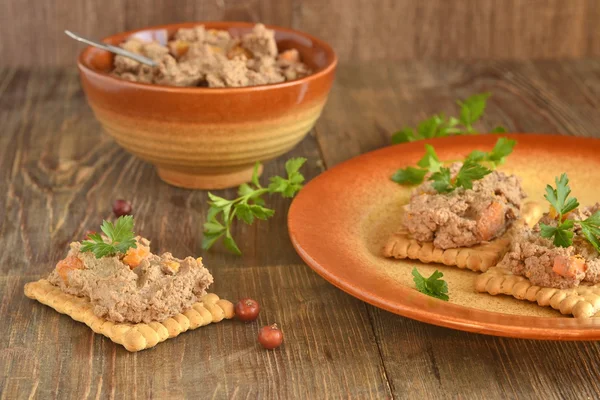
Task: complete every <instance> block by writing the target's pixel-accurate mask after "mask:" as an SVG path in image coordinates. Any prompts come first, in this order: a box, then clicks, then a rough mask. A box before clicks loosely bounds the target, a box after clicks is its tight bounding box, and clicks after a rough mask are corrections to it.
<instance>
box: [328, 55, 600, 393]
mask: <svg viewBox="0 0 600 400" xmlns="http://www.w3.org/2000/svg"><path fill="white" fill-rule="evenodd" d="M598 76H600V62H598V61H596V60H588V61H562V62H551V61H539V62H535V63H532V62H521V63H516V62H479V63H475V64H459V63H443V64H442V63H424V62H423V63H412V62H411V63H393V62H387V63H383V64H381V65H377V66H374V65H373V64H372V63H363V64H360V65H351V66H347V67H346V66H342V67H341V68H340V71H339V74H338V79H337V82H336V86H335V89H334V91H333V92H332V94H331V96H330V100H329V102H328V104H327V106H326V108H325V112H324V114H323V116H322V117H321V119H320V120H319V122H318V124H317V133H318V135H317V139H318V141H319V144H320V148H321V152H322V154H323V158H324V160H325V162H326V164H327V165H328V166H333V165H335V164H337V163H339V162H342V161H344V160H347V159H349V158H351V157H354V156H356V155H358V154H361V153H363V152H366V151H369V150H373V149H376V148H380V147H383V146H386V145H389V137H390V135H391V133H392V132H393V131H394V130H396V129H399V128H401V127H402V126H406V125H410V126H413V125H415V124H416V123H417V122H418V121H419V120H422V119H424V118H425V117H427V116H429V115H432V114H434V113H438V112H440V111H444V112H446V113H448V114H454V115H456V114H457V111H456V106H455V105H454V102H455V100H456V99H457V98H464V97H467V96H469V95H471V94H474V93H480V92H484V91H489V92H491V93H493V96H492V97H491V98H490V100H489V105H488V109H487V111H486V113H485V117H484V119H483V121H482V123H481V124H480V128H482V129H486V128H487V129H489V128H491V127H493V126H495V125H496V124H498V123H501V124H503V125H504V126H505V127H507V129H508V130H509V131H518V132H547V133H564V134H571V135H584V136H593V137H600V132H599V131H598V129H597V127H598V124H600V113H598V109H599V107H598V106H599V104H600V80H599V79H598ZM369 311H370V313H371V317H372V319H373V323H374V327H375V335H376V338H377V343H378V345H379V347H380V351H381V354H382V357H383V359H384V364H385V370H386V373H387V376H388V377H389V380H390V385H391V388H392V392H393V394H394V396H395V397H398V398H422V397H427V398H457V397H466V398H529V397H532V396H533V397H536V398H544V399H546V398H547V399H561V398H596V397H598V396H600V385H598V384H596V383H595V382H596V381H597V379H596V376H597V374H598V371H599V370H600V362H599V361H598V359H597V357H596V354H597V353H598V351H599V347H598V344H597V343H593V342H571V343H563V342H551V341H548V342H541V341H531V340H519V339H503V338H496V337H489V336H483V335H476V334H471V333H465V332H458V331H452V330H449V329H444V328H438V327H434V326H430V325H426V324H423V323H419V322H416V321H411V320H408V319H406V318H402V317H399V316H395V315H393V314H390V313H388V312H385V311H382V310H379V309H376V308H374V307H370V306H369ZM564 376H569V384H568V385H566V384H564V382H565V381H564V380H563V379H562V377H564Z"/></svg>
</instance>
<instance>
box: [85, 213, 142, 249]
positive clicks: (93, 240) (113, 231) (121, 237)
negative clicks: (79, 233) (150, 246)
mask: <svg viewBox="0 0 600 400" xmlns="http://www.w3.org/2000/svg"><path fill="white" fill-rule="evenodd" d="M133 225H134V221H133V217H132V216H131V215H125V216H122V217H119V218H118V219H117V222H115V224H113V223H112V222H110V221H106V220H105V221H103V222H102V226H101V227H100V229H102V232H104V235H106V237H107V238H108V242H105V241H104V239H103V238H102V236H101V235H100V234H99V233H93V234H91V235H89V236H88V238H89V239H90V240H84V241H83V242H82V243H81V251H82V252H88V251H91V252H92V253H94V256H96V258H102V257H109V256H114V255H116V254H117V253H121V254H123V253H126V252H127V250H129V249H131V248H134V249H135V248H136V247H137V244H136V242H135V233H134V232H133Z"/></svg>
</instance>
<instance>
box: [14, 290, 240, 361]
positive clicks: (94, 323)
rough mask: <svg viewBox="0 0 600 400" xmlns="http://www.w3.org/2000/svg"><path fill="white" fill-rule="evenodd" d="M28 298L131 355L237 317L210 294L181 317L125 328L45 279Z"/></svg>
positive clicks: (85, 300)
mask: <svg viewBox="0 0 600 400" xmlns="http://www.w3.org/2000/svg"><path fill="white" fill-rule="evenodd" d="M25 295H26V296H27V297H29V298H31V299H34V300H37V301H39V302H40V303H42V304H45V305H47V306H50V307H52V308H53V309H55V310H56V311H58V312H59V313H61V314H66V315H68V316H69V317H71V318H73V319H74V320H75V321H79V322H83V323H84V324H86V325H87V326H89V327H90V328H91V329H92V330H93V331H94V332H96V333H99V334H102V335H104V336H106V337H107V338H109V339H110V340H112V341H113V342H115V343H117V344H120V345H122V346H123V347H125V349H127V350H128V351H131V352H135V351H140V350H144V349H149V348H150V347H154V346H156V345H157V344H158V343H160V342H164V341H165V340H167V339H170V338H174V337H176V336H178V335H179V334H180V333H183V332H185V331H187V330H191V329H196V328H199V327H201V326H205V325H208V324H210V323H211V322H220V321H222V320H223V319H231V318H233V316H234V311H233V304H232V303H231V302H230V301H227V300H224V299H220V298H219V296H217V295H216V294H214V293H208V294H206V295H205V296H204V297H202V299H201V301H199V302H196V303H194V305H192V307H191V308H190V309H188V310H187V311H185V312H183V313H181V314H177V315H175V316H174V317H171V318H167V319H166V320H164V321H162V322H150V323H148V324H145V323H139V324H121V323H115V322H112V321H108V320H107V319H104V318H100V317H98V316H96V315H95V314H94V313H93V311H92V304H91V303H90V302H89V300H87V299H85V298H83V297H77V296H73V295H70V294H67V293H64V292H63V291H61V290H60V289H59V288H58V287H56V286H54V285H52V284H51V283H50V282H48V281H47V280H45V279H40V280H39V281H37V282H30V283H27V284H26V285H25Z"/></svg>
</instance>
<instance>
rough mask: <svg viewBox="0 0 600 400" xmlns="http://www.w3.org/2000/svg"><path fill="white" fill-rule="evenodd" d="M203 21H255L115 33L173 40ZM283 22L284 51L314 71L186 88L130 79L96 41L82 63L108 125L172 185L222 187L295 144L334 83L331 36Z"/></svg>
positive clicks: (278, 34) (242, 26)
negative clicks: (256, 82) (273, 80)
mask: <svg viewBox="0 0 600 400" xmlns="http://www.w3.org/2000/svg"><path fill="white" fill-rule="evenodd" d="M198 24H203V25H204V26H205V27H206V28H207V29H218V30H227V31H229V32H230V33H231V34H232V35H234V36H239V35H242V34H244V33H247V32H249V31H251V29H252V27H253V26H254V24H253V23H246V22H192V23H181V24H171V25H163V26H158V27H153V28H147V29H142V30H137V31H130V32H125V33H120V34H117V35H113V36H110V37H108V38H106V39H104V42H107V43H111V44H118V43H121V42H123V41H124V40H126V39H127V38H128V37H131V36H136V37H139V38H141V39H143V40H157V41H159V42H162V43H165V42H166V41H167V39H168V38H169V37H170V36H171V35H173V34H174V32H175V31H176V30H177V29H179V28H190V27H192V26H195V25H198ZM268 28H270V29H273V30H275V38H276V41H277V45H278V47H279V50H280V51H283V50H286V49H290V48H295V49H297V50H298V51H299V52H300V55H301V57H302V60H303V61H304V62H305V63H306V64H308V66H309V67H310V68H311V69H312V70H313V71H314V73H313V74H312V75H309V76H307V77H304V78H302V79H298V80H295V81H289V82H283V83H278V84H271V85H261V86H251V87H243V88H201V87H192V88H181V87H172V86H163V85H155V84H144V83H137V82H129V81H126V80H122V79H119V78H116V77H113V76H110V75H109V71H110V70H111V69H112V63H113V55H112V54H110V53H108V52H106V51H103V50H99V49H96V48H92V47H88V48H86V49H85V50H84V51H83V52H82V53H81V54H80V56H79V59H78V67H79V72H80V76H81V82H82V85H83V89H84V91H85V94H86V96H87V100H88V103H89V104H90V106H91V108H92V110H93V111H94V114H95V116H96V118H97V119H98V121H100V123H101V124H102V126H103V127H104V129H105V130H106V132H108V134H109V135H111V136H112V137H113V138H114V139H115V140H116V141H117V143H119V144H120V145H121V146H122V147H124V148H125V149H126V150H127V151H129V152H131V153H132V154H134V155H136V156H138V157H139V158H141V159H143V160H146V161H148V162H150V163H152V164H154V165H155V166H156V168H157V171H158V175H159V176H160V178H161V179H162V180H163V181H165V182H167V183H170V184H172V185H175V186H180V187H186V188H194V189H218V188H226V187H232V186H236V185H239V184H241V183H243V182H246V181H249V180H250V177H251V174H252V169H253V166H254V164H255V162H256V161H261V162H262V161H266V160H269V159H273V158H275V157H277V156H279V155H281V154H284V153H286V152H287V151H289V150H290V149H292V148H293V147H294V146H295V145H296V144H297V143H298V142H300V141H301V140H302V139H303V138H304V137H305V136H306V134H307V133H308V132H309V131H310V130H311V129H312V127H313V126H314V125H315V122H316V121H317V119H318V118H319V115H320V114H321V110H322V109H323V106H324V105H325V102H326V101H327V95H328V93H329V90H330V89H331V86H332V84H333V80H334V75H335V68H336V64H337V58H336V55H335V53H334V51H333V50H332V48H331V47H330V46H329V45H327V44H326V43H325V42H323V41H321V40H319V39H317V38H315V37H313V36H311V35H308V34H306V33H302V32H298V31H295V30H291V29H285V28H280V27H275V26H268Z"/></svg>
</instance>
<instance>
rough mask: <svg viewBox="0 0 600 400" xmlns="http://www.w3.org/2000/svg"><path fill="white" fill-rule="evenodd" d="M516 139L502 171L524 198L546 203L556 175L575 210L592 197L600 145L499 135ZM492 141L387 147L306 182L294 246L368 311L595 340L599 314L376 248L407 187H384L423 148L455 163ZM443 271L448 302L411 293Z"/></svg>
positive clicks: (294, 214)
mask: <svg viewBox="0 0 600 400" xmlns="http://www.w3.org/2000/svg"><path fill="white" fill-rule="evenodd" d="M507 136H510V137H513V138H516V139H517V140H518V143H517V146H516V148H515V151H514V152H513V154H512V155H511V156H510V157H509V159H508V162H507V163H506V165H504V166H502V167H501V170H502V171H505V172H507V173H515V174H518V175H519V176H521V178H522V180H523V186H524V188H525V190H526V192H527V193H528V194H529V196H530V199H532V200H535V201H540V202H545V200H544V199H543V190H544V187H545V185H546V183H548V182H552V181H553V179H554V177H555V176H557V175H559V174H560V173H562V172H567V173H568V174H569V177H570V178H571V187H572V189H573V194H574V195H575V196H576V197H577V198H578V199H579V202H580V203H581V204H584V205H585V204H591V203H594V202H596V201H597V200H600V190H599V189H598V188H600V140H595V139H587V138H573V137H566V136H554V135H534V134H519V135H507ZM497 138H498V136H497V135H479V136H461V137H454V138H443V139H434V140H430V141H422V142H414V143H410V144H403V145H397V146H390V147H387V148H384V149H381V150H377V151H373V152H371V153H367V154H364V155H361V156H359V157H356V158H353V159H351V160H349V161H346V162H344V163H342V164H340V165H337V166H336V167H334V168H332V169H330V170H329V171H327V172H325V173H323V174H322V175H320V176H319V177H317V178H316V179H314V180H312V181H311V182H310V183H309V184H307V185H306V187H305V188H304V189H302V191H301V192H300V193H299V194H298V196H297V197H296V199H295V200H294V202H293V204H292V206H291V209H290V212H289V217H288V218H289V231H290V236H291V239H292V243H293V244H294V247H295V248H296V250H297V252H298V253H299V254H300V256H301V257H302V258H303V259H304V261H306V263H307V264H308V265H309V266H310V267H311V268H313V269H314V270H315V271H316V272H317V273H319V274H320V275H321V276H322V277H324V278H325V279H327V280H328V281H329V282H331V283H332V284H334V285H335V286H337V287H339V288H340V289H342V290H344V291H346V292H348V293H350V294H351V295H353V296H356V297H358V298H359V299H361V300H364V301H366V302H368V303H370V304H373V305H374V306H377V307H380V308H383V309H385V310H388V311H391V312H393V313H396V314H400V315H404V316H406V317H409V318H413V319H416V320H419V321H423V322H427V323H431V324H435V325H440V326H446V327H450V328H455V329H461V330H466V331H471V332H478V333H486V334H492V335H499V336H510V337H521V338H536V339H554V340H590V339H600V318H596V319H588V320H576V319H574V318H571V317H565V316H562V315H561V314H560V313H559V312H558V311H554V310H552V309H551V308H542V307H539V306H537V305H536V304H534V303H529V302H527V301H519V300H516V299H514V298H512V297H508V296H490V295H488V294H481V293H476V292H475V291H474V289H473V280H474V278H475V277H476V276H477V275H476V273H475V272H471V271H468V270H460V269H458V268H456V267H448V266H444V265H439V264H420V263H418V262H415V261H404V260H402V261H400V260H389V259H386V258H383V257H382V256H381V248H382V246H383V244H384V243H385V241H386V239H387V238H388V236H389V235H390V234H391V233H392V232H394V231H395V230H397V228H398V226H399V223H400V212H399V211H400V208H401V206H402V204H405V203H407V202H408V195H409V190H410V189H409V188H405V187H402V186H399V185H397V184H395V183H393V182H391V181H390V179H389V177H390V175H392V173H393V172H394V171H395V170H396V169H398V168H400V167H406V166H408V165H414V164H415V163H416V162H417V161H418V160H419V159H420V158H421V156H422V155H423V145H424V144H425V143H431V144H433V145H434V146H435V148H436V150H437V151H438V154H439V156H440V158H442V159H446V160H448V159H456V158H461V157H463V156H464V155H466V154H467V153H469V152H470V151H471V150H473V149H481V150H490V149H491V148H492V147H493V144H494V143H495V141H496V139H497ZM413 266H417V267H418V269H419V270H420V271H421V273H422V274H423V275H426V276H428V275H429V274H431V273H432V272H433V271H434V270H435V269H439V270H440V271H442V272H443V273H444V279H446V281H447V282H448V286H449V295H450V301H449V302H444V301H440V300H437V299H434V298H432V297H428V296H425V295H423V294H421V293H419V292H417V291H416V290H415V289H414V284H413V282H412V276H411V270H412V268H413Z"/></svg>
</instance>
